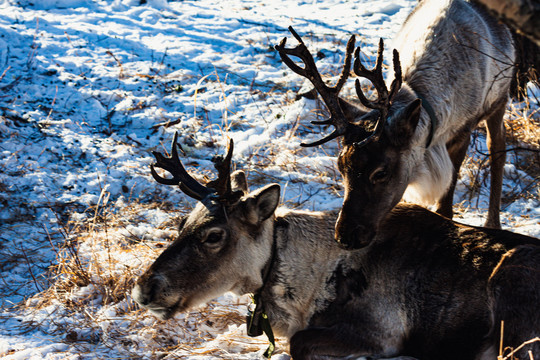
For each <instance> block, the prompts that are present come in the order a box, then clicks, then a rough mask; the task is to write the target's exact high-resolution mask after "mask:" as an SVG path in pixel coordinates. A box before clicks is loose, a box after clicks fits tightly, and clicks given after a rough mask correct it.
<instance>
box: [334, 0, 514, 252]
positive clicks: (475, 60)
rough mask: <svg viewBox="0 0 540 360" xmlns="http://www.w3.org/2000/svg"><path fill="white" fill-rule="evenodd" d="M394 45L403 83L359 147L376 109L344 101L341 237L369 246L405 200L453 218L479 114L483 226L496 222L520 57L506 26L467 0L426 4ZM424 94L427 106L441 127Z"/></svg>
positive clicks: (338, 236)
mask: <svg viewBox="0 0 540 360" xmlns="http://www.w3.org/2000/svg"><path fill="white" fill-rule="evenodd" d="M394 46H395V48H396V49H397V50H398V52H399V55H400V61H401V68H402V71H403V85H402V86H401V88H400V90H399V92H398V93H397V94H396V96H395V98H394V101H393V103H392V104H391V107H390V109H389V115H388V118H387V122H386V124H385V128H384V131H383V132H382V135H381V136H380V138H378V140H376V141H373V142H371V143H369V144H367V145H366V146H358V144H359V142H360V141H361V140H363V139H364V138H365V136H366V130H365V129H366V128H367V127H372V126H373V124H372V123H373V119H377V114H378V110H371V111H369V109H365V108H363V107H362V106H360V105H354V104H350V103H347V102H345V101H342V102H340V104H341V108H342V110H343V112H344V113H345V116H346V118H347V119H348V120H349V121H350V122H351V124H350V126H349V127H348V128H347V131H346V132H345V134H344V138H343V149H342V151H341V152H340V154H339V159H338V164H339V168H340V172H341V174H342V175H343V177H344V183H345V184H344V185H345V197H344V203H343V209H342V211H341V214H340V217H339V219H338V223H337V225H336V240H337V241H338V242H339V243H340V244H342V246H343V247H346V248H358V247H362V246H365V245H366V244H369V242H370V241H371V239H372V238H373V236H374V235H375V234H376V232H377V230H378V228H379V225H380V221H381V220H382V219H383V218H384V217H385V216H386V214H387V213H388V212H389V211H390V210H391V209H392V208H393V207H394V206H395V205H396V204H397V203H398V202H399V201H400V200H401V199H402V198H405V199H406V200H408V201H410V202H413V203H417V204H422V205H436V206H437V212H438V213H440V214H441V215H444V216H446V217H448V218H451V217H452V203H453V194H454V188H455V184H456V180H457V176H458V173H459V168H460V166H461V163H462V162H463V159H464V157H465V154H466V151H467V147H468V145H469V142H470V134H471V131H472V130H473V129H474V128H475V127H476V126H477V124H478V123H479V122H480V121H482V120H486V123H487V130H488V147H489V151H490V154H491V157H490V160H491V189H490V206H489V212H488V214H487V220H486V226H488V227H493V228H500V221H499V207H500V196H501V187H502V175H503V167H504V162H505V140H504V126H503V123H502V119H503V115H504V111H505V106H506V103H507V100H508V97H509V95H508V90H509V86H510V83H511V79H512V77H513V72H514V69H513V64H514V62H515V51H514V45H513V42H512V36H511V34H510V32H509V31H508V30H507V29H506V27H504V25H502V24H499V23H497V21H496V20H494V19H493V18H491V17H490V16H489V15H488V14H487V13H485V12H484V11H483V10H482V9H479V8H477V7H476V6H475V5H473V4H471V3H468V2H466V1H464V0H425V1H421V2H420V3H419V4H418V6H417V7H416V9H415V10H414V11H413V12H412V13H411V14H410V16H409V17H408V18H407V20H406V22H405V24H404V25H403V27H402V29H401V30H400V31H399V33H398V35H397V37H396V39H395V41H394ZM392 80H393V79H392V77H390V79H388V81H387V83H390V82H391V81H392ZM419 98H422V99H423V100H422V101H426V102H427V103H429V104H430V105H431V107H432V108H433V110H434V113H435V115H436V118H437V124H432V120H431V118H430V116H429V114H428V112H427V111H426V107H425V106H427V105H425V104H422V102H420V101H419V100H418V99H419ZM432 128H434V132H433V139H432V141H431V142H430V141H429V137H430V131H431V130H432ZM358 232H360V233H361V235H360V236H358V235H357V233H358Z"/></svg>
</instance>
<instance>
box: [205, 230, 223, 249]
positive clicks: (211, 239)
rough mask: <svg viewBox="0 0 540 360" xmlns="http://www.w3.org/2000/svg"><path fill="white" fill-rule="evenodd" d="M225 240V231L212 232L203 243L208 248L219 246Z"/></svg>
mask: <svg viewBox="0 0 540 360" xmlns="http://www.w3.org/2000/svg"><path fill="white" fill-rule="evenodd" d="M224 239H225V230H222V229H215V230H210V231H209V232H208V234H207V235H206V238H205V239H204V241H203V243H204V244H205V245H208V246H217V245H219V244H220V243H221V242H222V241H223V240H224Z"/></svg>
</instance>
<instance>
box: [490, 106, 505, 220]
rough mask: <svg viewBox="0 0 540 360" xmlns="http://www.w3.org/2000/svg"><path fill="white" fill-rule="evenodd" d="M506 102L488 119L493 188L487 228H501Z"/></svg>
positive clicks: (491, 188)
mask: <svg viewBox="0 0 540 360" xmlns="http://www.w3.org/2000/svg"><path fill="white" fill-rule="evenodd" d="M505 110H506V101H503V102H501V103H499V104H498V105H497V106H496V107H495V109H494V111H493V112H492V113H491V114H489V116H488V117H487V118H486V124H487V135H488V136H487V146H488V149H489V158H490V169H491V184H490V185H491V187H490V190H489V210H488V216H487V220H486V227H490V228H496V229H500V228H501V222H500V219H499V211H500V207H501V192H502V181H503V171H504V163H505V162H506V151H505V150H506V149H505V148H506V143H505V129H504V122H503V117H504V112H505Z"/></svg>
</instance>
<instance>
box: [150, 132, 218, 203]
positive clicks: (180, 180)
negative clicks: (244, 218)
mask: <svg viewBox="0 0 540 360" xmlns="http://www.w3.org/2000/svg"><path fill="white" fill-rule="evenodd" d="M177 140H178V133H175V134H174V138H173V141H172V147H171V156H169V157H165V156H163V155H162V154H160V153H158V152H157V151H152V154H153V155H154V157H155V158H156V164H155V166H156V167H159V168H161V169H163V170H166V171H168V172H169V173H171V175H172V176H173V178H172V179H167V178H164V177H162V176H160V175H158V173H157V172H156V170H155V168H154V165H150V172H151V173H152V176H153V177H154V179H155V180H156V181H157V182H158V183H160V184H164V185H179V186H180V189H181V190H182V191H183V192H184V193H186V195H188V196H190V197H192V198H194V199H196V200H202V199H204V198H205V197H206V196H207V195H209V194H211V193H213V191H212V190H210V189H209V188H207V187H206V186H204V185H202V184H201V183H199V182H198V181H197V180H195V179H194V178H193V177H191V175H189V174H188V172H187V171H186V169H185V168H184V165H182V162H181V161H180V159H179V157H178V150H177V148H176V147H177Z"/></svg>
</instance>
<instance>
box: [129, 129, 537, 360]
mask: <svg viewBox="0 0 540 360" xmlns="http://www.w3.org/2000/svg"><path fill="white" fill-rule="evenodd" d="M176 139H177V136H176V135H175V137H174V140H173V145H172V151H171V157H168V158H166V157H164V156H162V155H161V154H159V153H154V155H155V157H156V160H157V166H158V167H160V168H162V169H164V170H166V171H168V172H170V173H171V174H172V175H173V178H172V179H166V178H163V177H161V176H159V175H158V174H157V173H156V171H155V170H154V168H153V167H152V174H153V175H154V178H155V179H156V180H157V181H158V182H159V183H162V184H168V185H177V184H178V185H180V188H181V189H182V190H183V191H184V192H185V193H186V194H187V195H189V196H191V197H193V198H195V199H197V200H199V201H200V202H199V203H198V205H197V206H196V207H195V208H194V210H193V211H192V212H191V214H189V215H188V216H187V217H186V218H185V219H184V220H183V221H182V223H181V225H180V230H179V235H178V238H177V239H176V240H175V241H174V242H173V243H172V244H171V245H170V246H169V247H168V248H167V249H166V250H165V251H164V252H163V253H162V254H161V255H160V256H159V257H158V258H157V260H156V261H155V262H154V263H153V264H152V265H151V266H150V268H149V269H148V270H147V271H146V272H145V273H144V274H143V275H142V276H141V277H140V279H139V280H138V281H137V284H136V286H135V287H134V289H133V298H134V299H135V301H137V302H138V303H139V304H140V305H141V306H143V307H144V308H146V309H148V310H150V311H151V312H152V313H154V314H155V315H156V316H158V317H160V318H161V319H168V318H170V317H172V316H173V315H174V314H175V313H177V312H179V311H185V310H188V309H190V308H192V307H194V306H196V305H198V304H201V303H204V302H207V301H209V300H211V299H213V298H216V297H217V296H219V295H221V294H223V293H225V292H227V291H232V292H234V293H236V294H246V293H255V294H256V298H258V299H259V300H258V304H259V306H261V308H262V309H264V311H265V313H266V314H267V315H268V319H269V322H270V325H271V327H272V328H273V330H274V331H275V332H276V333H277V334H279V335H282V336H286V337H287V338H288V339H289V340H290V353H291V355H292V357H293V358H294V359H295V360H301V359H327V358H333V359H334V358H335V359H350V358H353V357H354V356H356V357H358V356H370V357H372V358H383V357H392V356H412V357H416V358H420V359H423V360H429V359H437V360H444V359H449V360H450V359H452V360H456V359H460V360H467V359H471V360H472V359H479V358H480V356H481V354H482V353H485V354H489V355H491V354H493V353H494V351H493V349H494V348H495V347H494V346H495V345H494V343H495V342H496V343H498V339H496V340H495V341H493V340H489V341H488V339H493V338H494V337H495V335H494V332H492V333H493V335H492V336H490V337H488V333H489V331H490V329H491V327H492V319H497V320H500V319H501V316H493V315H492V314H491V312H490V310H489V306H488V304H497V306H500V307H502V308H504V305H505V302H508V301H507V300H508V299H501V298H500V296H498V294H499V293H503V292H504V291H501V287H500V286H498V284H499V283H501V284H503V285H504V281H503V279H497V281H496V282H494V283H493V284H491V286H492V288H493V289H494V291H493V294H494V295H493V296H491V297H489V298H488V295H487V291H486V288H487V284H488V279H489V278H490V275H491V273H492V271H493V269H494V268H495V266H496V265H497V263H498V262H499V260H500V259H501V257H502V256H503V254H504V253H505V252H507V251H508V250H509V249H512V248H516V249H519V248H521V247H523V246H527V245H524V244H538V243H539V242H538V241H537V239H534V238H531V237H527V236H524V235H518V234H514V233H511V232H508V231H504V230H494V229H483V228H476V227H471V226H465V225H460V224H457V223H455V222H452V221H451V220H448V219H446V218H443V217H441V216H439V215H437V214H435V213H432V212H430V211H428V210H425V209H423V208H421V207H418V206H414V205H398V206H397V207H396V208H395V209H394V210H392V211H391V212H390V213H389V214H388V216H387V217H386V218H385V219H384V220H383V226H381V230H380V232H379V235H378V237H377V239H376V240H375V241H374V242H372V243H371V244H370V245H369V246H368V247H365V248H363V249H360V250H356V251H348V250H343V249H341V248H340V247H339V246H337V245H336V243H335V242H334V240H333V233H334V224H335V221H336V215H337V214H336V213H332V212H330V213H323V212H307V211H297V210H290V209H285V208H278V207H277V206H278V203H279V197H280V187H279V185H277V184H270V185H267V186H264V187H263V188H261V189H258V190H255V191H253V192H248V188H247V183H246V178H245V175H244V173H243V172H235V173H233V174H232V176H231V175H229V172H230V161H231V156H232V142H231V144H230V147H229V151H228V154H227V156H226V157H225V159H224V160H223V161H222V162H220V163H219V166H217V167H218V171H219V176H218V179H217V180H215V181H213V182H211V183H209V184H208V185H207V186H203V185H201V184H200V183H198V182H197V181H196V180H195V179H193V178H192V177H191V176H190V175H189V174H188V173H187V171H186V170H185V168H184V167H183V165H182V163H181V162H180V160H179V158H178V153H177V150H176ZM533 247H534V246H533ZM518 258H519V257H518ZM534 259H536V260H537V262H535V263H534V265H535V266H536V268H535V269H533V270H536V271H538V269H539V267H538V263H540V259H539V257H538V256H537V257H536V258H534ZM513 260H515V258H514V259H513ZM501 268H502V269H505V268H506V266H505V265H504V264H503V265H502V266H501ZM516 271H518V270H513V271H510V273H516ZM518 272H519V271H518ZM523 274H525V275H523V277H524V280H528V281H529V285H530V286H531V287H532V288H533V289H534V288H536V289H538V288H539V286H540V284H539V281H538V279H537V278H534V277H533V276H532V275H531V274H530V273H527V272H525V271H523ZM525 277H526V278H525ZM502 278H505V277H504V274H503V276H502ZM502 289H503V290H505V289H507V288H506V287H504V286H503V287H502ZM532 294H534V292H533V293H532ZM527 300H529V301H531V302H527ZM535 300H540V296H538V298H537V299H534V298H523V299H521V301H522V302H521V305H523V306H526V308H527V309H531V311H533V312H536V314H538V313H540V308H539V307H540V301H537V302H535ZM502 318H505V317H504V316H502ZM525 326H526V324H521V327H525ZM513 329H514V334H513V335H512V339H513V340H514V341H515V342H514V343H511V344H507V345H511V346H517V345H519V343H520V342H521V341H522V340H528V338H526V339H524V338H523V337H522V336H520V335H521V330H520V324H517V325H516V326H514V327H513ZM536 330H537V329H536ZM523 334H524V335H526V336H528V335H530V334H529V332H527V331H523ZM538 355H540V354H538ZM486 356H487V355H486ZM487 358H488V357H486V359H487Z"/></svg>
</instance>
